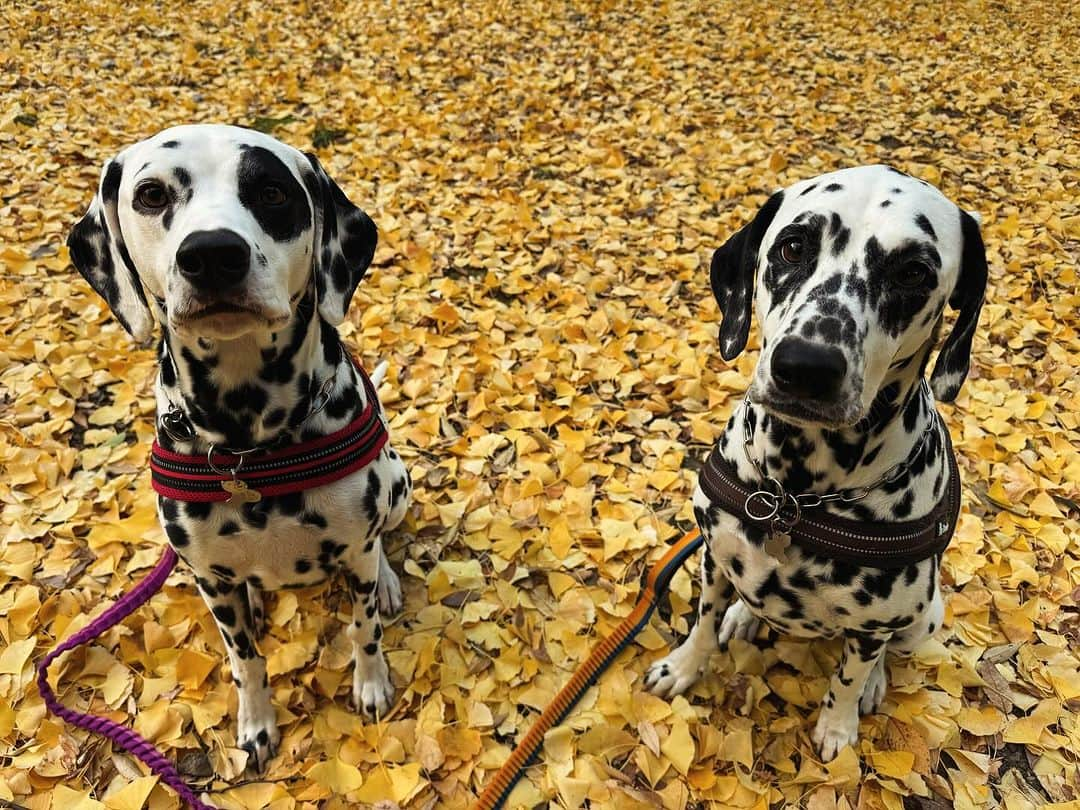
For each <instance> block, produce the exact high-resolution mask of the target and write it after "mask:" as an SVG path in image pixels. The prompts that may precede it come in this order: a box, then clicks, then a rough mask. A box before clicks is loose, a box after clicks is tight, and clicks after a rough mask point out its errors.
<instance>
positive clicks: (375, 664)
mask: <svg viewBox="0 0 1080 810" xmlns="http://www.w3.org/2000/svg"><path fill="white" fill-rule="evenodd" d="M375 659H376V660H371V661H368V662H366V663H365V664H364V665H363V666H361V664H360V663H359V662H358V663H357V664H356V668H355V669H354V670H353V704H354V705H355V706H356V709H357V711H359V712H361V713H363V715H364V716H365V717H369V718H373V719H378V718H383V717H386V715H387V714H388V713H389V712H390V707H391V706H393V705H394V685H393V684H392V683H391V682H390V670H389V668H388V667H387V666H386V661H385V660H384V659H383V657H382V655H381V654H380V655H377V656H375Z"/></svg>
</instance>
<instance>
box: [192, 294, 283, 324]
mask: <svg viewBox="0 0 1080 810" xmlns="http://www.w3.org/2000/svg"><path fill="white" fill-rule="evenodd" d="M172 316H173V317H172V319H171V320H172V321H173V324H174V325H175V326H177V327H179V328H189V329H190V328H194V327H196V326H199V327H200V328H206V327H211V328H212V327H215V326H220V327H221V328H222V329H225V330H226V331H232V330H233V329H234V328H235V327H238V326H240V325H241V324H245V323H247V324H252V325H257V326H262V327H268V328H269V327H274V326H279V325H281V324H283V323H284V322H286V321H288V319H289V317H288V316H287V315H285V316H282V315H280V314H278V313H272V312H269V311H267V310H266V309H264V308H262V307H256V306H252V305H251V304H247V303H241V302H239V301H229V300H222V301H211V302H208V303H206V304H202V303H200V302H192V305H191V306H190V307H187V308H185V309H184V310H183V311H174V312H173V313H172ZM203 325H205V326H203ZM244 328H250V327H244Z"/></svg>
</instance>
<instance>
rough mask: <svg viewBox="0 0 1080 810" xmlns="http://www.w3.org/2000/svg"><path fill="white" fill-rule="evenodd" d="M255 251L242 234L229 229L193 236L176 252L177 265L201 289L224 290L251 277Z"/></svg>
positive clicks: (188, 236) (201, 232) (191, 282)
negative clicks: (248, 276)
mask: <svg viewBox="0 0 1080 810" xmlns="http://www.w3.org/2000/svg"><path fill="white" fill-rule="evenodd" d="M250 263H251V248H250V247H249V246H248V243H247V241H246V240H245V239H244V238H243V237H242V236H240V235H239V234H238V233H235V232H233V231H228V230H216V231H194V232H193V233H189V234H188V235H187V236H186V237H185V238H184V241H183V242H181V243H180V247H179V248H178V249H177V251H176V266H177V268H178V269H179V270H180V275H182V276H183V277H184V278H185V279H187V280H188V282H189V283H190V284H191V285H192V286H194V287H197V288H199V289H200V290H223V289H227V288H229V287H233V286H235V285H236V284H239V283H240V282H241V281H242V280H243V278H244V276H246V275H247V272H248V268H249V265H250Z"/></svg>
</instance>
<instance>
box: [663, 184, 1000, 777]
mask: <svg viewBox="0 0 1080 810" xmlns="http://www.w3.org/2000/svg"><path fill="white" fill-rule="evenodd" d="M986 280H987V267H986V255H985V249H984V247H983V242H982V238H981V236H980V234H979V227H978V223H977V221H976V219H975V218H973V217H972V216H971V215H969V214H968V213H966V212H964V211H962V210H960V209H959V208H958V207H957V206H956V205H954V204H953V203H951V202H950V201H949V200H947V199H946V198H945V197H944V196H943V195H942V194H941V193H940V192H939V191H938V190H937V189H935V188H933V187H932V186H930V185H929V184H927V183H925V182H923V181H921V180H917V179H915V178H912V177H909V176H908V175H906V174H903V173H901V172H898V171H896V170H895V169H890V168H887V167H883V166H868V167H860V168H854V169H847V170H844V171H838V172H834V173H832V174H827V175H824V176H821V177H817V178H814V179H810V180H805V181H803V182H800V183H797V184H795V185H793V186H791V187H790V188H787V189H784V190H782V191H779V192H777V193H776V194H774V195H773V196H772V197H771V198H770V199H769V200H768V202H766V203H765V205H764V206H763V207H762V208H761V210H760V211H759V212H758V213H757V215H756V216H755V217H754V219H753V221H752V222H751V223H750V224H748V225H747V226H746V227H744V228H743V229H742V230H740V231H739V232H738V233H736V234H735V235H734V236H732V237H731V238H730V239H729V240H728V242H727V243H726V244H724V246H723V247H721V248H720V249H719V250H717V251H716V253H715V255H714V257H713V260H712V268H711V284H712V289H713V293H714V295H715V296H716V299H717V302H718V303H719V305H720V310H721V313H722V315H723V321H722V323H721V326H720V334H719V340H720V352H721V355H722V356H723V357H724V359H726V360H731V359H733V358H734V357H736V356H737V355H738V354H739V353H740V352H741V351H742V350H743V349H744V348H745V346H746V342H747V337H748V333H749V329H750V311H751V305H752V303H754V304H755V305H756V306H755V308H756V314H757V318H758V323H759V325H760V328H761V344H762V348H761V355H760V358H759V360H758V363H757V368H756V370H755V372H754V375H753V378H752V380H751V384H750V387H749V390H748V392H747V396H746V398H745V400H744V401H743V402H742V403H740V404H739V405H738V406H737V407H736V408H735V410H734V412H733V413H732V415H731V418H730V420H729V421H728V423H727V426H726V429H725V431H724V433H723V434H722V436H721V438H720V441H719V442H718V444H717V445H716V447H715V448H714V450H713V453H712V454H711V455H710V457H709V459H708V462H707V463H706V465H705V467H704V468H703V470H702V473H701V475H700V476H699V484H698V488H697V490H696V491H695V493H694V513H695V516H696V518H697V522H698V525H699V527H700V529H701V531H702V534H703V535H704V537H705V540H706V542H705V545H704V550H703V556H702V565H701V579H702V582H701V597H700V604H699V609H698V619H697V623H696V625H695V626H694V628H693V629H692V631H691V632H690V635H689V637H688V638H687V639H686V641H685V642H683V644H682V645H681V646H680V647H678V648H677V649H676V650H675V651H673V652H672V653H671V654H670V655H668V656H667V657H666V658H664V659H662V660H660V661H658V662H657V663H655V664H654V665H653V666H652V667H651V668H650V670H649V672H648V674H647V677H646V683H647V685H648V686H649V687H650V688H651V689H652V690H653V691H654V692H656V693H657V694H660V695H667V696H670V695H675V694H678V693H680V692H683V691H684V690H686V689H687V688H688V687H689V686H690V685H691V684H692V683H693V682H694V681H695V680H696V679H697V678H698V676H699V675H700V673H701V672H702V670H703V669H704V667H705V665H706V663H707V662H708V658H709V655H710V654H711V653H712V652H713V651H714V650H715V649H717V647H718V645H719V646H720V647H721V648H724V647H726V645H727V643H728V642H729V641H730V639H732V638H743V639H750V638H752V637H753V636H754V635H755V633H756V632H757V629H758V626H759V623H760V622H762V621H764V622H765V623H766V624H768V625H769V626H770V627H772V628H774V629H775V630H777V631H779V632H782V633H788V634H792V635H797V636H809V637H824V638H830V637H835V636H839V637H841V638H843V639H844V646H843V652H842V654H841V660H840V663H839V666H838V668H837V670H836V672H835V673H834V674H833V676H832V679H831V682H830V684H829V689H828V692H827V694H826V695H825V697H824V700H823V702H822V704H821V708H820V713H819V715H818V719H817V724H816V726H815V727H814V730H813V733H812V738H813V741H814V743H815V744H816V746H817V749H818V751H819V753H820V755H821V757H822V758H823V759H825V760H830V759H832V758H833V757H835V756H836V755H837V753H838V752H839V751H840V750H841V749H842V748H843V747H844V746H845V745H848V744H853V743H854V742H855V741H856V740H857V739H858V728H859V716H860V712H861V713H863V714H866V713H869V712H873V711H875V710H876V708H877V707H878V705H879V704H880V702H881V700H882V699H883V697H884V695H885V692H886V687H887V684H886V673H885V652H886V650H890V651H893V652H897V653H910V652H911V651H912V650H913V649H914V648H915V647H916V646H917V645H918V644H919V643H920V642H921V641H922V640H923V639H925V638H926V637H927V636H928V635H929V634H931V633H933V632H934V631H935V630H936V629H937V628H939V627H940V626H941V622H942V618H943V614H944V607H943V603H942V596H941V588H940V583H939V565H940V562H941V553H942V551H943V549H944V548H945V545H946V544H947V543H948V540H949V538H950V537H951V535H952V533H953V530H954V529H955V523H956V515H957V512H958V510H959V479H958V474H957V470H956V463H955V457H954V455H953V451H952V446H951V444H950V443H949V438H948V433H947V431H946V428H945V426H944V424H943V423H942V421H941V417H940V416H939V414H938V412H937V410H936V409H935V406H934V397H935V396H936V397H937V398H938V399H940V400H942V401H951V400H953V399H954V398H955V397H956V395H957V392H958V391H959V389H960V386H961V384H962V382H963V380H964V378H965V377H966V376H967V371H968V364H969V355H970V351H971V342H972V336H973V334H974V331H975V327H976V325H977V322H978V317H979V311H980V309H981V307H982V302H983V296H984V293H985V288H986ZM946 303H948V304H949V305H951V307H952V308H953V309H955V310H958V315H957V318H956V323H955V325H954V326H953V328H952V331H951V332H950V333H949V335H948V337H947V338H946V339H945V341H944V343H943V345H941V351H940V354H939V355H938V358H937V360H936V362H935V365H934V368H933V372H932V373H931V375H930V384H929V386H928V385H927V384H926V381H925V371H926V368H927V365H928V360H929V358H930V354H931V352H932V351H933V350H934V348H936V347H937V346H938V335H939V332H940V329H941V325H942V320H943V313H944V311H945V305H946ZM931 389H932V392H931ZM733 597H734V601H732V598H733Z"/></svg>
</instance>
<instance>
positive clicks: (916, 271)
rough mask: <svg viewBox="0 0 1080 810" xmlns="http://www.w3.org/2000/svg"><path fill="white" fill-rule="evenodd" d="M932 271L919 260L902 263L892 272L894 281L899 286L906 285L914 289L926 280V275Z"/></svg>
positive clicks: (905, 286)
mask: <svg viewBox="0 0 1080 810" xmlns="http://www.w3.org/2000/svg"><path fill="white" fill-rule="evenodd" d="M929 273H930V269H929V268H928V267H927V266H926V265H925V264H921V263H919V262H909V263H908V264H902V265H900V267H898V268H897V269H896V271H895V272H894V273H893V274H892V280H893V283H894V284H896V286H897V287H904V288H907V289H912V288H914V287H918V286H919V285H920V284H922V283H923V282H924V281H926V276H927V275H928V274H929Z"/></svg>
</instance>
